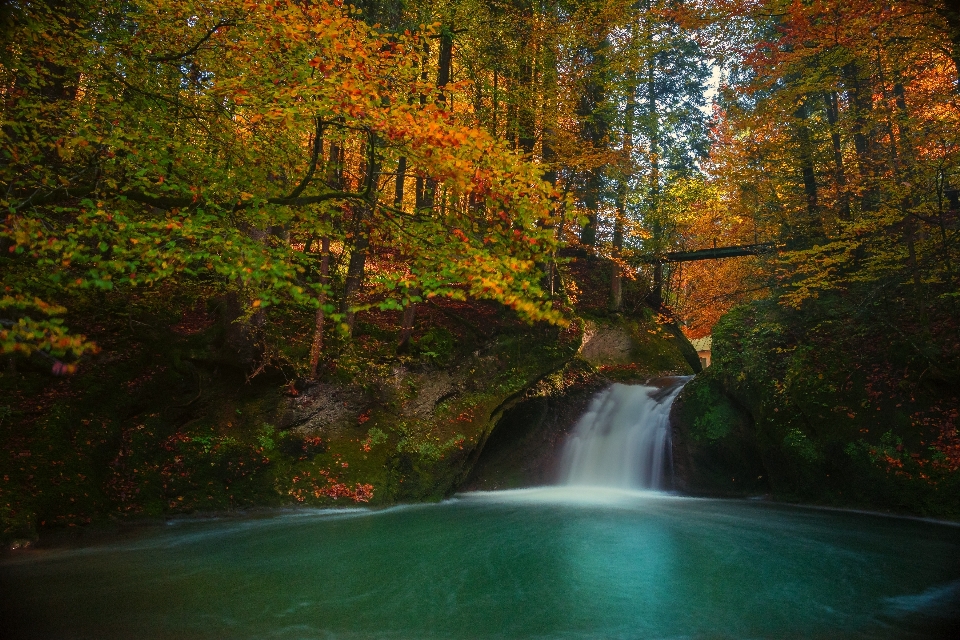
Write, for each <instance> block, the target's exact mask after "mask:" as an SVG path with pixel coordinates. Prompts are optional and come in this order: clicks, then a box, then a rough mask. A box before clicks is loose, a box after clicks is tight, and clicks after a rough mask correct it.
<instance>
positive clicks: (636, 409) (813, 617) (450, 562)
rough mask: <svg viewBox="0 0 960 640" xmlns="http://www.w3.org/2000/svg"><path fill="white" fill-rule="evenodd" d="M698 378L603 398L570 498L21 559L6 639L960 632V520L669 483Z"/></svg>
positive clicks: (586, 424)
mask: <svg viewBox="0 0 960 640" xmlns="http://www.w3.org/2000/svg"><path fill="white" fill-rule="evenodd" d="M681 382H682V381H681ZM679 384H680V382H678V383H677V384H676V385H672V386H671V385H667V386H665V387H662V388H652V387H639V386H635V387H629V386H626V385H616V386H614V387H612V388H610V389H608V390H607V391H604V392H602V393H601V394H600V395H599V396H598V397H597V398H595V400H594V402H593V404H592V406H591V408H590V410H589V411H588V412H587V414H585V416H584V418H583V419H582V420H581V421H580V423H579V424H578V425H577V428H576V429H575V430H574V435H573V437H572V438H571V440H570V441H569V443H568V446H567V448H566V450H565V451H564V459H563V465H564V466H565V469H566V472H565V475H564V478H565V484H563V485H562V486H556V487H541V488H532V489H521V490H514V491H501V492H479V493H468V494H462V495H459V496H456V497H454V498H452V499H450V500H447V501H444V502H442V503H439V504H421V505H405V506H397V507H392V508H387V509H380V510H375V509H360V508H357V509H326V510H311V509H302V510H292V511H287V512H278V513H276V514H273V515H271V516H269V517H250V518H229V517H224V518H221V519H207V520H190V519H184V520H172V521H170V522H168V523H167V524H166V525H164V526H161V527H157V528H153V529H147V530H143V531H140V532H137V533H136V534H134V535H131V536H129V537H127V538H124V539H117V540H113V541H110V542H107V543H101V544H88V545H84V546H74V547H68V548H58V549H35V550H29V551H27V552H23V553H19V554H16V555H11V556H8V557H6V558H4V559H2V560H0V593H2V594H3V597H2V598H0V624H2V625H3V626H2V629H0V631H2V634H0V635H2V637H3V638H8V639H21V638H23V639H27V638H30V639H34V638H35V639H53V638H57V639H80V638H91V639H93V638H96V639H102V640H111V639H126V638H138V639H161V638H178V639H180V638H182V639H190V640H192V639H207V638H210V639H213V638H218V639H220V638H227V639H233V638H236V639H247V638H249V639H258V640H259V639H263V638H280V639H314V638H349V639H353V638H397V639H407V638H409V639H411V640H431V639H435V638H436V639H440V638H503V639H511V638H531V639H532V638H536V639H547V638H571V639H572V638H578V639H579V638H604V639H613V638H623V639H655V638H656V639H660V638H676V639H680V638H684V639H690V638H703V639H707V638H709V639H718V638H730V639H754V638H770V639H781V638H797V639H800V638H803V639H808V638H822V639H824V640H826V639H834V638H850V639H854V638H858V639H859V638H863V639H874V638H875V639H888V638H889V639H893V638H905V639H906V638H911V639H912V638H916V639H917V640H920V639H928V638H943V639H948V638H957V637H960V614H958V611H960V606H958V605H960V560H958V559H960V527H957V526H952V525H947V524H942V523H934V522H929V521H920V520H915V519H905V518H892V517H885V516H880V515H876V514H865V513H857V512H849V511H832V510H823V509H812V508H802V507H793V506H787V505H779V504H772V503H765V502H760V501H735V500H705V499H695V498H686V497H681V496H676V495H671V494H667V493H662V492H658V491H653V490H650V489H652V488H657V487H660V486H662V484H661V483H662V482H663V478H664V476H665V474H666V473H667V470H668V468H669V458H668V456H667V451H668V449H669V447H668V446H667V440H666V438H667V437H668V426H667V423H666V415H667V413H668V412H669V404H670V402H672V399H673V397H675V395H676V393H677V392H678V391H679V386H678V385H679ZM658 451H659V454H658V453H657V452H658ZM658 456H659V457H658ZM598 485H601V486H598ZM642 487H647V489H643V488H642Z"/></svg>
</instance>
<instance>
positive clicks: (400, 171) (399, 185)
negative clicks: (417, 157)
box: [393, 156, 407, 209]
mask: <svg viewBox="0 0 960 640" xmlns="http://www.w3.org/2000/svg"><path fill="white" fill-rule="evenodd" d="M406 179H407V158H406V156H401V157H400V159H399V160H397V182H396V190H395V191H394V196H393V206H394V208H396V209H402V208H403V186H404V182H405V181H406Z"/></svg>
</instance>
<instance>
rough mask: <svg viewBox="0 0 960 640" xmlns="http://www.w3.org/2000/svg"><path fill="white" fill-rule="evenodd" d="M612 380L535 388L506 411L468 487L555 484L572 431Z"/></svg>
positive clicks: (487, 444) (489, 488) (484, 450)
mask: <svg viewBox="0 0 960 640" xmlns="http://www.w3.org/2000/svg"><path fill="white" fill-rule="evenodd" d="M608 384H609V382H608V381H607V380H604V379H602V378H599V377H595V378H590V379H588V380H583V381H581V382H579V383H578V384H576V385H575V386H573V387H572V388H568V389H564V390H562V391H557V390H549V389H545V388H544V387H546V386H547V385H539V388H535V389H532V390H531V393H530V394H528V396H527V397H525V398H523V399H522V400H521V401H520V402H518V403H517V404H516V405H514V406H513V407H512V408H511V409H509V410H508V411H506V412H504V414H503V417H502V418H501V419H500V421H499V422H498V423H497V426H496V429H494V431H493V433H492V434H491V436H490V438H489V439H488V440H487V443H486V445H485V446H484V448H483V453H482V455H481V456H480V457H479V459H478V460H477V464H476V465H475V466H474V467H473V470H472V471H471V473H470V475H469V476H468V478H467V480H466V482H465V483H464V484H463V485H462V486H461V487H460V489H461V490H462V491H493V490H499V489H517V488H521V487H535V486H542V485H548V484H553V483H554V482H556V481H557V479H558V478H557V462H558V461H559V459H560V457H561V453H562V451H563V446H564V443H565V442H566V440H567V436H568V435H569V434H570V432H571V431H572V430H573V428H574V427H575V426H576V424H577V421H578V420H579V419H580V416H581V415H583V413H584V411H586V410H587V406H588V405H589V404H590V400H591V398H593V396H594V394H596V393H597V392H598V391H600V390H601V389H603V388H604V387H605V386H607V385H608Z"/></svg>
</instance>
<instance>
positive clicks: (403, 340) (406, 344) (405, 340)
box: [397, 287, 422, 353]
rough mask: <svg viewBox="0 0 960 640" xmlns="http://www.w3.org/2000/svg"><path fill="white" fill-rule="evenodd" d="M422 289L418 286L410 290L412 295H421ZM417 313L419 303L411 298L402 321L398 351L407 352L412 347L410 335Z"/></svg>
mask: <svg viewBox="0 0 960 640" xmlns="http://www.w3.org/2000/svg"><path fill="white" fill-rule="evenodd" d="M421 293H422V291H421V290H420V288H419V287H418V288H416V289H413V290H411V291H410V294H411V297H420V295H421ZM416 314H417V303H416V302H414V301H413V300H411V301H410V302H408V303H407V306H406V307H405V308H404V310H403V318H402V319H401V321H400V340H399V343H398V344H397V353H406V352H407V351H408V350H409V348H410V336H412V335H413V321H414V319H415V318H416Z"/></svg>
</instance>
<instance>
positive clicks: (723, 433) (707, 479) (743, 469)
mask: <svg viewBox="0 0 960 640" xmlns="http://www.w3.org/2000/svg"><path fill="white" fill-rule="evenodd" d="M670 422H671V426H672V435H673V438H672V451H673V468H674V488H675V489H676V490H678V491H680V492H682V493H686V494H690V495H701V496H755V495H766V494H768V493H770V484H769V478H768V474H767V471H766V468H765V467H764V463H763V459H762V456H761V451H760V447H759V446H758V444H757V441H756V430H755V428H754V425H753V420H752V418H751V417H750V415H749V414H748V413H747V412H746V411H745V410H743V409H742V408H741V407H740V406H739V405H737V403H736V402H735V401H734V400H733V399H732V398H730V397H729V396H727V395H726V394H725V393H724V391H723V388H722V387H721V386H720V385H719V384H717V383H716V382H715V381H713V380H712V379H711V378H710V376H709V375H706V374H702V375H701V376H698V377H697V378H695V379H694V380H692V381H690V382H689V383H687V385H686V387H684V389H683V391H681V392H680V395H679V396H678V397H677V399H676V400H675V401H674V403H673V407H672V409H671V412H670Z"/></svg>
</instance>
